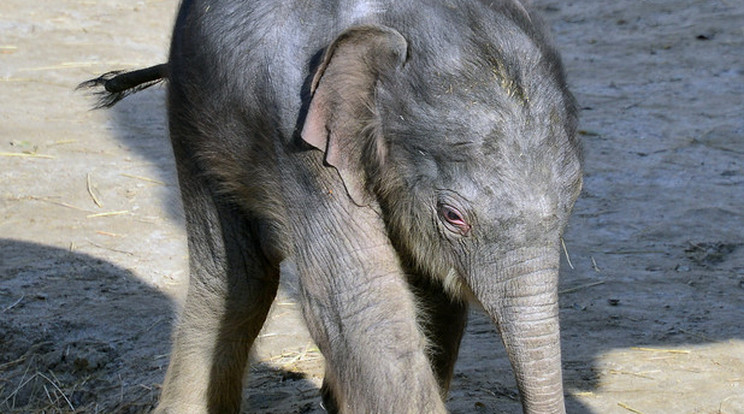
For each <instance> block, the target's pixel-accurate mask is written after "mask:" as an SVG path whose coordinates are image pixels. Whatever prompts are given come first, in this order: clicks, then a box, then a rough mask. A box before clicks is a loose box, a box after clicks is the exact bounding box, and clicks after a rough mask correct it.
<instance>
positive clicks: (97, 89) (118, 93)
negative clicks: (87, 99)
mask: <svg viewBox="0 0 744 414" xmlns="http://www.w3.org/2000/svg"><path fill="white" fill-rule="evenodd" d="M166 79H168V64H167V63H161V64H159V65H155V66H150V67H149V68H144V69H137V70H133V71H129V72H124V71H120V70H119V71H112V72H106V73H104V74H103V75H101V76H99V77H97V78H95V79H91V80H87V81H85V82H83V83H81V84H80V85H78V86H77V88H76V89H90V90H92V94H93V95H96V96H97V97H98V100H97V102H96V104H95V105H94V106H93V108H94V109H101V108H110V107H112V106H114V105H116V103H117V102H119V101H120V100H122V99H124V98H126V97H127V96H129V95H131V94H133V93H137V92H139V91H141V90H143V89H147V88H149V87H150V86H153V85H156V84H158V83H160V82H163V81H165V80H166Z"/></svg>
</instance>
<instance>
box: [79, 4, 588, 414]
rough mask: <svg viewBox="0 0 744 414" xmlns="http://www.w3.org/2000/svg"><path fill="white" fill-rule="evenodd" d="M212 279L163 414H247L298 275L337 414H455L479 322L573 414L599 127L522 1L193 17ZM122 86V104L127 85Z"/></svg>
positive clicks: (193, 139) (178, 99) (194, 232)
mask: <svg viewBox="0 0 744 414" xmlns="http://www.w3.org/2000/svg"><path fill="white" fill-rule="evenodd" d="M161 78H167V80H168V116H169V122H170V136H171V141H172V145H173V151H174V154H175V158H176V164H177V167H178V176H179V181H180V188H181V193H182V196H183V203H184V208H185V212H186V225H187V230H188V245H189V253H190V269H191V279H190V285H189V291H188V297H187V299H186V304H185V307H184V310H183V314H182V315H181V318H180V321H179V323H178V326H177V328H176V330H175V334H174V341H175V343H174V345H173V352H172V355H171V361H170V366H169V368H168V373H167V375H166V379H165V384H164V386H163V391H162V396H161V399H160V403H159V405H158V407H157V409H156V410H155V411H156V412H157V413H178V414H182V413H237V412H239V411H240V403H241V387H242V378H243V373H244V369H245V366H246V359H247V356H248V351H249V349H250V347H251V345H252V344H253V341H254V339H255V338H256V335H257V334H258V332H259V330H260V329H261V326H262V325H263V323H264V320H265V318H266V314H267V312H268V311H269V307H270V305H271V303H272V301H273V299H274V296H275V294H276V292H277V286H278V282H279V273H280V272H279V268H280V263H281V262H284V263H285V265H284V266H283V268H286V269H292V270H293V271H295V272H297V274H298V276H299V280H300V294H301V295H300V301H301V304H302V309H303V313H304V317H305V320H306V321H307V325H308V327H309V330H310V333H311V334H312V337H313V339H314V340H315V341H316V342H317V344H318V347H319V348H320V350H321V351H322V353H323V355H324V356H325V358H326V361H327V364H326V375H325V381H324V384H323V388H322V393H323V399H324V403H325V407H326V409H327V410H328V411H329V412H340V413H427V414H428V413H444V412H446V408H445V405H444V402H443V399H444V396H445V395H446V394H447V390H448V388H449V384H450V379H451V377H452V371H453V366H454V363H455V359H456V357H457V352H458V348H459V345H460V339H461V337H462V332H463V329H464V327H465V324H466V311H467V306H468V303H474V304H477V305H479V306H481V307H482V308H483V309H484V310H485V312H487V313H488V315H489V316H490V317H491V319H492V320H493V322H494V323H495V324H496V325H497V326H498V329H499V331H500V333H501V337H502V339H503V342H504V344H505V346H506V350H507V352H508V354H509V358H510V360H511V363H512V366H513V368H514V372H515V375H516V378H517V383H518V386H519V392H520V395H521V399H522V404H523V407H524V411H525V412H526V413H533V414H534V413H563V412H565V408H564V401H563V390H562V380H561V357H560V343H559V324H558V303H557V283H558V268H559V261H560V255H559V245H560V237H561V233H562V231H563V229H564V227H565V225H566V221H567V220H568V216H569V212H570V210H571V208H572V206H573V204H574V201H575V199H576V197H577V195H578V193H579V191H580V188H581V157H580V150H579V145H578V142H577V139H576V123H577V109H576V105H575V103H574V99H573V98H572V96H571V95H570V93H569V92H568V91H567V89H566V84H565V80H564V75H563V69H562V66H561V63H560V59H559V56H558V54H557V52H556V50H555V49H554V48H553V46H552V45H551V44H550V42H549V40H548V35H547V34H546V31H545V28H544V26H543V25H542V23H541V22H540V21H539V18H538V17H537V16H536V15H535V14H534V12H533V11H532V10H530V9H529V8H528V6H526V5H525V4H523V3H522V2H520V1H519V0H493V1H473V0H467V1H465V0H449V1H441V2H440V1H428V0H408V1H392V0H322V1H321V0H315V1H239V0H220V1H217V0H212V1H207V0H184V1H183V3H182V5H181V8H180V11H179V13H178V18H177V21H176V24H175V30H174V33H173V39H172V45H171V52H170V59H169V62H168V63H167V64H164V65H158V66H155V67H153V68H148V69H145V70H142V71H138V72H134V73H130V74H123V75H121V74H120V75H118V76H116V77H115V76H113V75H110V76H106V75H105V76H104V77H102V78H99V79H97V80H94V81H92V83H93V84H100V85H103V86H106V87H107V88H108V90H109V92H112V95H110V96H108V98H109V99H110V101H108V102H107V103H112V102H114V101H115V100H116V99H118V98H120V97H121V96H122V95H121V94H123V93H126V92H128V91H129V89H128V88H132V87H135V88H136V87H138V86H137V85H138V84H140V83H144V84H145V85H144V86H147V85H148V84H150V83H152V82H155V81H157V80H159V79H161ZM117 82H118V83H117Z"/></svg>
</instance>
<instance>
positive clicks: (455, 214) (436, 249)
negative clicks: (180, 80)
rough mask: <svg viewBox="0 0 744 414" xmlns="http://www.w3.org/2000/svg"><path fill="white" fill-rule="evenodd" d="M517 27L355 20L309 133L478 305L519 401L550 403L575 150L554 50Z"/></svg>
mask: <svg viewBox="0 0 744 414" xmlns="http://www.w3.org/2000/svg"><path fill="white" fill-rule="evenodd" d="M503 24H506V25H508V23H503ZM523 29H524V28H523V27H520V26H519V25H518V24H516V23H513V24H511V26H509V27H506V28H501V29H500V30H498V31H496V30H493V29H491V28H486V27H479V26H477V25H475V26H473V27H470V31H469V32H468V33H459V34H458V35H457V37H456V38H454V37H453V38H450V39H444V40H441V41H440V42H439V43H437V42H435V41H433V40H432V39H431V36H434V35H433V34H432V33H405V32H404V31H403V30H402V31H401V32H398V31H396V30H393V29H390V28H388V27H384V26H376V25H374V26H359V27H355V28H352V29H350V30H348V31H346V32H345V33H343V34H341V35H340V36H339V37H338V38H337V40H336V41H335V42H334V43H333V44H332V45H331V46H330V47H329V48H328V50H327V51H326V53H325V58H324V59H323V61H322V63H321V65H320V67H319V68H318V70H317V72H316V75H315V78H314V80H313V83H312V91H313V93H314V94H313V98H312V101H311V103H310V106H309V108H308V113H307V119H306V121H305V124H304V129H303V132H302V136H303V139H304V140H305V141H306V142H308V143H310V144H311V145H313V146H314V147H317V148H319V149H321V150H323V151H325V154H326V156H325V160H326V162H327V164H329V165H332V166H334V167H335V168H336V169H337V170H338V172H339V174H340V177H341V178H342V179H343V182H344V184H345V187H346V189H347V191H348V193H349V196H350V197H352V199H353V200H354V201H355V202H356V204H358V205H361V206H365V205H366V206H369V207H370V208H379V209H380V212H381V214H382V217H383V219H384V221H385V224H386V227H387V229H388V232H389V235H390V238H391V240H393V243H394V244H395V246H396V248H397V250H398V251H399V254H400V256H401V258H402V260H403V261H404V262H405V263H408V264H410V266H411V267H412V268H413V269H414V270H415V271H416V272H419V273H422V274H426V275H428V276H429V277H431V278H435V279H439V280H441V281H442V283H443V285H444V286H445V289H446V290H447V291H448V292H449V293H450V294H451V295H452V297H453V298H455V299H456V300H470V301H473V302H476V303H478V304H480V305H482V307H483V309H485V311H486V312H487V313H488V315H490V317H491V319H492V320H493V321H494V322H495V323H496V325H497V326H498V328H499V330H500V333H501V336H502V339H503V341H504V344H505V346H506V349H507V352H508V354H509V358H510V360H511V363H512V366H513V368H514V371H515V375H516V377H517V382H518V385H519V389H520V393H521V396H522V400H523V405H524V407H525V411H526V412H528V413H538V412H539V413H547V412H551V413H552V412H563V411H564V408H563V392H562V380H561V363H560V337H559V321H558V303H557V285H558V268H559V261H560V260H559V259H560V255H559V252H560V248H559V246H560V237H561V234H562V231H563V229H564V227H565V225H566V222H567V219H568V216H569V213H570V210H571V209H572V206H573V204H574V201H575V199H576V197H577V195H578V193H579V191H580V188H581V157H580V150H579V145H578V142H577V140H576V137H575V130H576V122H577V108H576V105H575V103H574V100H573V98H572V96H571V95H570V93H569V92H568V90H567V88H566V85H565V81H564V76H563V73H562V68H561V64H560V60H559V58H558V55H557V53H556V52H555V51H554V50H553V49H552V48H551V47H550V46H549V45H548V44H547V43H546V42H545V39H544V37H543V35H542V34H541V32H540V31H539V30H538V31H526V30H523ZM504 33H506V35H505V34H504ZM432 45H438V46H436V47H432Z"/></svg>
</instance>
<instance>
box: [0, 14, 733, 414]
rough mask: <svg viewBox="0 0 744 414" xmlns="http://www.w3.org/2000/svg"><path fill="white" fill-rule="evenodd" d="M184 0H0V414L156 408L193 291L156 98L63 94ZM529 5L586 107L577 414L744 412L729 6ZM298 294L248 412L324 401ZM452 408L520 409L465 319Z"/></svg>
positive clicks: (567, 339)
mask: <svg viewBox="0 0 744 414" xmlns="http://www.w3.org/2000/svg"><path fill="white" fill-rule="evenodd" d="M176 3H177V2H176V1H175V0H146V1H132V0H108V1H105V2H104V1H93V0H54V1H52V0H38V1H28V0H25V1H21V0H3V1H2V3H1V4H0V412H4V413H61V412H76V413H112V412H114V413H134V412H141V411H144V410H147V409H148V408H149V407H150V406H151V405H152V404H153V403H154V401H156V398H157V394H158V392H159V387H160V383H161V382H162V380H163V375H164V373H165V368H166V367H167V361H168V352H169V337H170V327H171V323H172V321H173V319H174V315H175V312H176V311H177V309H178V307H179V304H180V303H181V301H182V299H183V287H184V286H185V284H186V279H187V272H186V268H185V258H186V250H185V234H184V231H183V229H182V226H183V220H182V212H181V210H180V206H179V196H178V189H177V186H176V180H175V173H174V167H173V161H172V155H171V153H170V148H169V144H168V141H167V131H166V127H165V114H164V105H163V100H164V91H163V89H162V88H155V89H152V90H148V91H146V92H143V93H141V94H139V95H136V96H133V97H131V98H129V99H127V100H125V101H124V102H122V103H121V104H120V105H118V106H117V107H116V108H115V109H113V110H110V111H95V112H91V111H88V108H89V105H90V104H91V100H90V99H89V98H88V97H86V96H84V95H83V94H81V93H76V92H74V91H73V89H74V87H75V85H76V84H77V83H79V82H81V81H83V80H86V79H88V78H90V77H93V76H95V75H97V74H100V73H102V72H105V71H108V70H113V69H121V68H124V69H127V68H136V67H141V66H145V65H150V64H154V63H160V62H162V61H164V60H165V56H166V52H167V44H168V38H169V31H170V28H171V24H172V20H173V16H174V13H175V11H176V7H177V4H176ZM536 3H537V4H538V7H539V8H540V9H541V10H542V12H543V14H544V16H545V17H546V19H547V20H548V21H549V22H550V24H551V26H552V27H553V32H554V35H555V38H556V41H557V43H558V44H559V47H560V49H561V50H562V52H563V57H564V61H565V64H566V68H567V72H568V76H569V80H570V84H571V86H572V89H573V91H574V92H575V94H576V96H577V98H578V100H579V101H580V103H581V106H582V108H583V111H582V126H581V132H582V138H583V141H584V147H585V154H586V176H585V177H586V178H585V190H584V192H583V194H582V196H581V198H580V199H579V201H578V203H577V205H576V208H575V212H574V215H573V218H572V220H571V223H570V227H569V229H568V231H567V233H566V235H565V244H566V248H567V249H566V250H567V255H566V260H564V266H563V272H562V280H561V283H562V285H561V289H562V297H561V318H562V326H563V350H564V376H565V385H566V395H567V405H568V409H569V412H571V413H587V414H588V413H593V414H598V413H618V414H621V413H643V414H653V413H690V414H692V413H696V414H697V413H706V414H708V413H725V414H736V413H744V324H743V323H742V320H743V319H744V209H743V207H744V205H743V204H744V160H742V155H743V154H744V59H743V58H742V56H744V3H743V2H741V1H740V0H646V1H633V0H576V1H558V0H542V1H541V0H536ZM569 258H570V259H569ZM569 260H570V263H569ZM294 286H295V283H294V282H293V281H291V280H290V281H285V283H284V286H283V288H282V290H281V293H280V297H279V298H278V299H277V301H276V303H275V306H274V310H273V313H272V315H271V316H270V323H269V324H268V325H267V326H266V328H265V329H264V331H263V333H262V335H261V338H260V341H259V342H260V344H259V346H258V349H257V350H256V352H255V355H254V358H253V359H254V361H255V362H254V363H253V365H252V366H251V368H250V370H249V371H250V372H249V375H248V378H247V383H246V390H245V399H246V404H245V410H244V411H245V412H250V413H321V412H323V410H322V409H321V407H320V406H319V402H320V399H319V397H318V392H317V391H318V388H319V385H320V383H321V377H322V372H323V371H322V365H323V361H322V358H321V356H320V355H319V353H318V351H317V349H316V348H315V347H314V345H313V344H312V341H311V340H310V339H309V337H308V336H307V333H306V331H305V328H304V327H303V325H302V322H301V318H300V316H299V313H298V306H297V305H296V301H295V299H293V297H294V296H293V295H294V294H293V292H294ZM448 405H449V407H450V409H451V411H452V412H453V413H471V412H489V413H518V412H520V406H519V403H518V401H517V395H516V387H515V383H514V380H513V377H512V374H511V371H510V369H509V366H508V363H507V361H506V358H505V355H504V351H503V348H502V347H501V345H500V342H499V338H498V335H497V334H496V332H495V330H494V328H493V327H492V326H491V324H490V323H489V322H488V320H487V319H486V318H484V317H483V316H482V315H481V314H480V313H478V312H473V316H472V318H471V323H470V325H469V328H468V332H467V335H466V338H465V340H464V344H463V349H462V352H461V355H460V359H459V362H458V365H457V368H456V377H455V380H454V383H453V385H452V392H451V394H450V397H449V400H448Z"/></svg>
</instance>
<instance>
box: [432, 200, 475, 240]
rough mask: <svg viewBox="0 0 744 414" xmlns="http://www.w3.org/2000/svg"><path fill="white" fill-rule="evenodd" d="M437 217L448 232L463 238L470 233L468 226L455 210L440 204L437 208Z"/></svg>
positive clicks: (458, 211)
mask: <svg viewBox="0 0 744 414" xmlns="http://www.w3.org/2000/svg"><path fill="white" fill-rule="evenodd" d="M439 216H440V217H441V218H442V220H443V221H444V223H445V224H446V225H447V227H448V228H449V229H450V230H453V231H455V232H456V233H459V234H461V235H463V236H464V235H467V234H468V233H469V232H470V227H471V226H470V224H468V222H467V221H466V220H465V218H463V214H462V213H461V212H460V210H458V209H457V208H455V207H452V206H450V205H446V204H442V205H440V206H439Z"/></svg>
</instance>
